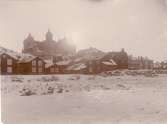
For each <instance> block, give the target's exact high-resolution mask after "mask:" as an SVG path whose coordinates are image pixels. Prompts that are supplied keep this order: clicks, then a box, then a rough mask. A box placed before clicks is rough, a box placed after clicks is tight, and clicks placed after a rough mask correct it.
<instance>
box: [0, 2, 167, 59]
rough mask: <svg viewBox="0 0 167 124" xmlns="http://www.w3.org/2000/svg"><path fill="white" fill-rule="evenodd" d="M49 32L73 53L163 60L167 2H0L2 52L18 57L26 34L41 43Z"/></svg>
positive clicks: (165, 55) (166, 45) (166, 54)
mask: <svg viewBox="0 0 167 124" xmlns="http://www.w3.org/2000/svg"><path fill="white" fill-rule="evenodd" d="M48 28H49V29H50V30H51V31H52V32H53V34H54V38H55V39H56V38H57V37H62V36H66V37H68V38H71V39H72V40H73V42H74V43H75V44H76V45H77V49H83V48H87V47H90V46H92V47H96V48H98V49H100V50H104V51H118V50H120V49H121V48H125V50H126V51H127V52H128V53H129V54H133V55H135V56H138V55H142V56H148V57H150V58H152V59H155V60H167V2H166V0H0V45H1V46H4V47H7V48H10V49H13V50H16V51H21V49H22V46H23V44H22V43H23V40H24V39H25V37H27V35H28V33H32V35H33V36H34V38H35V39H36V40H43V39H44V38H45V37H44V35H45V33H46V32H47V30H48ZM70 42H71V41H70Z"/></svg>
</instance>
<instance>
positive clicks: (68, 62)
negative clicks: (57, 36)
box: [55, 60, 72, 74]
mask: <svg viewBox="0 0 167 124" xmlns="http://www.w3.org/2000/svg"><path fill="white" fill-rule="evenodd" d="M71 62H72V61H71V60H63V61H58V62H56V63H55V64H56V66H57V67H58V68H59V73H60V74H66V73H68V72H67V70H66V69H67V67H68V66H70V65H71Z"/></svg>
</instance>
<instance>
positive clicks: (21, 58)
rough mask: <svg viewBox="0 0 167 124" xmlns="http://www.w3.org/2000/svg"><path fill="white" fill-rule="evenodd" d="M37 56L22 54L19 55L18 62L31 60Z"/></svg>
mask: <svg viewBox="0 0 167 124" xmlns="http://www.w3.org/2000/svg"><path fill="white" fill-rule="evenodd" d="M35 58H37V57H36V56H33V55H30V54H22V56H20V58H19V61H18V63H27V62H30V61H32V60H33V59H35Z"/></svg>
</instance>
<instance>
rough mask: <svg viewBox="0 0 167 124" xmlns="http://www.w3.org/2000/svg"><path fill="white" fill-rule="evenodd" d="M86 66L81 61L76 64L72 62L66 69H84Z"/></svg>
mask: <svg viewBox="0 0 167 124" xmlns="http://www.w3.org/2000/svg"><path fill="white" fill-rule="evenodd" d="M86 67H87V66H86V65H85V64H83V63H78V64H74V65H71V66H69V67H68V68H67V70H74V71H78V70H82V69H85V68H86Z"/></svg>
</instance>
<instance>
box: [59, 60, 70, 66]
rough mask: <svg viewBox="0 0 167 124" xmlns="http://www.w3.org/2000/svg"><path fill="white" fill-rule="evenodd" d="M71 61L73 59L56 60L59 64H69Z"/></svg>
mask: <svg viewBox="0 0 167 124" xmlns="http://www.w3.org/2000/svg"><path fill="white" fill-rule="evenodd" d="M70 62H71V60H63V61H59V62H56V64H57V65H69V64H70Z"/></svg>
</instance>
